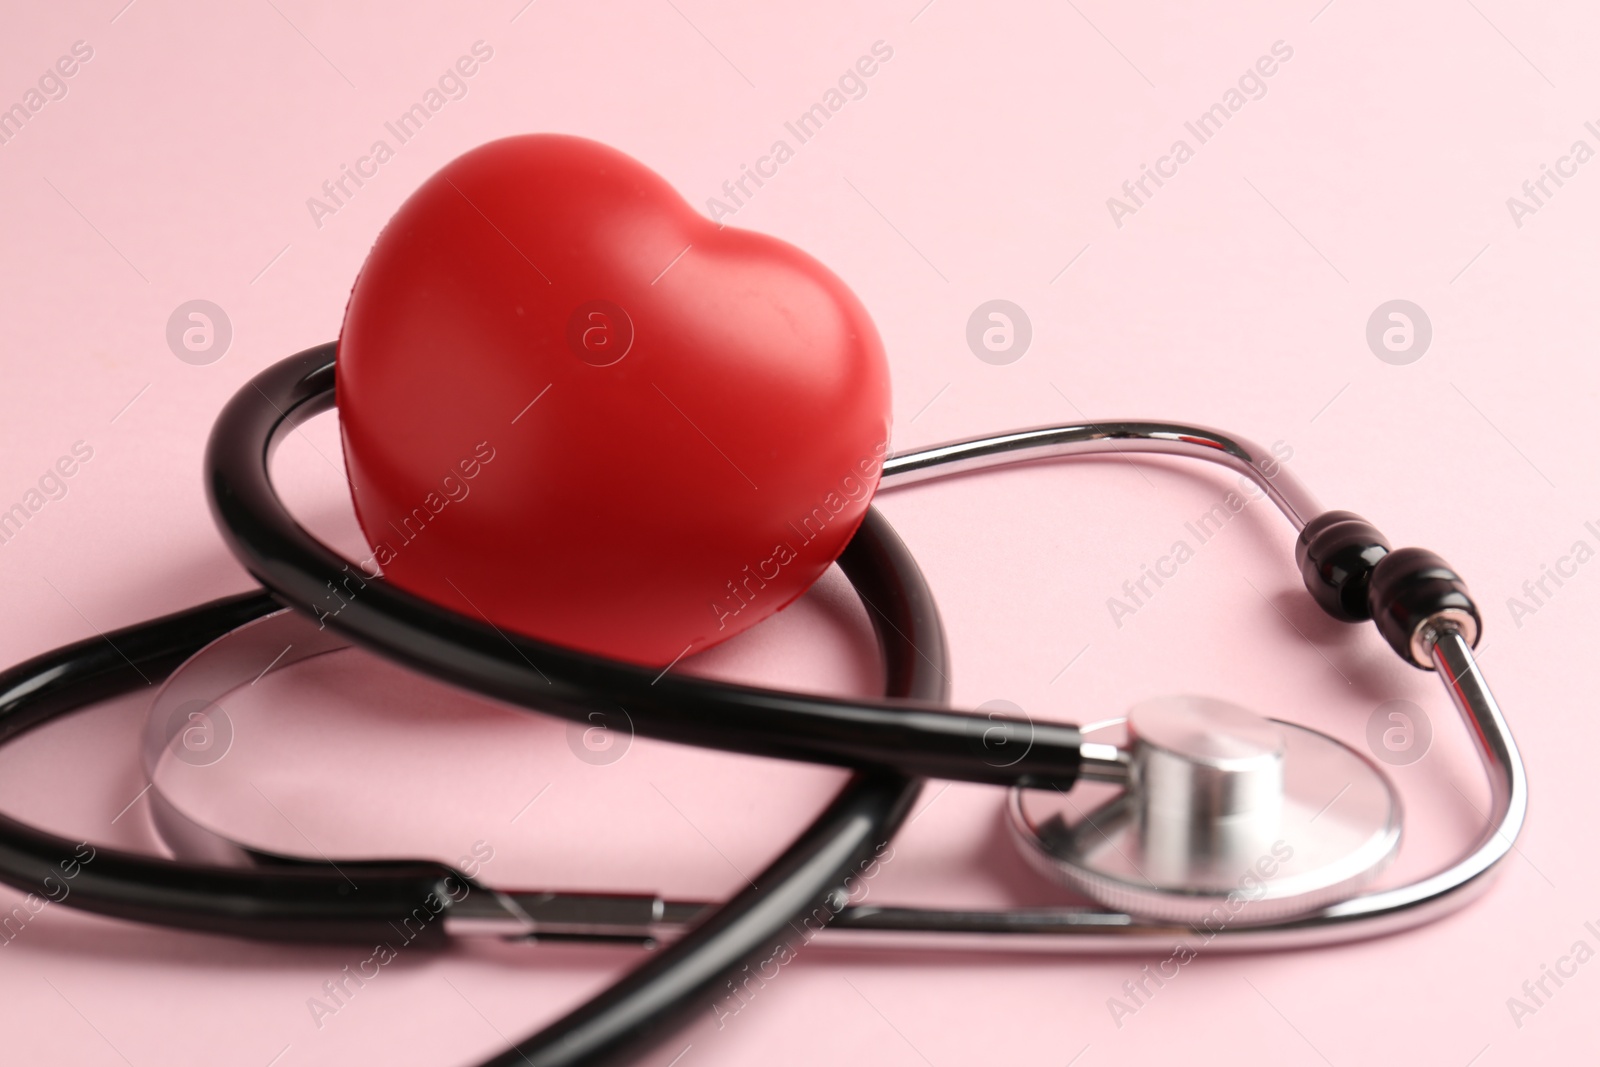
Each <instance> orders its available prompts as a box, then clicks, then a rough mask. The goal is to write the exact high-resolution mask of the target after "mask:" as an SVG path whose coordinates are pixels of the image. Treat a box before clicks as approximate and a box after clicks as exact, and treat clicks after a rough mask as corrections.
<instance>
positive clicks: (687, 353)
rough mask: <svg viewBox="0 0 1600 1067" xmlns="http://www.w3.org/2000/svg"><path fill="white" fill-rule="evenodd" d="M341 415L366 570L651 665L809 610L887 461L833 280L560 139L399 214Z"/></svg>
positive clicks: (617, 160) (801, 256)
mask: <svg viewBox="0 0 1600 1067" xmlns="http://www.w3.org/2000/svg"><path fill="white" fill-rule="evenodd" d="M338 401H339V412H340V419H341V424H342V428H343V433H344V453H345V462H346V465H347V467H348V469H349V473H350V489H351V493H352V494H353V495H354V497H355V506H356V515H357V517H358V518H359V519H360V521H361V527H362V529H363V531H364V532H365V533H366V537H367V541H368V543H369V544H370V545H371V546H372V549H373V556H372V559H371V561H369V564H368V569H369V570H371V569H373V568H374V565H375V566H376V567H381V568H382V570H383V573H384V576H385V577H386V578H387V579H388V580H389V581H391V582H393V583H394V584H395V585H397V586H400V587H401V588H403V589H406V590H408V591H410V592H412V593H416V594H418V595H420V596H424V597H427V598H428V599H429V600H432V601H435V602H437V603H440V604H444V605H447V606H449V607H451V608H454V609H456V610H458V611H460V612H463V613H465V614H469V615H476V616H479V617H483V618H487V619H488V620H489V621H491V622H492V623H494V624H495V625H496V626H499V627H502V628H504V629H507V630H515V631H518V632H521V633H524V634H528V635H530V636H533V637H537V638H541V639H544V640H547V641H551V642H555V643H559V644H563V645H567V646H570V647H575V648H580V649H585V650H587V651H590V652H596V653H600V654H603V655H607V656H612V657H616V658H620V659H626V660H631V661H634V662H638V663H645V664H653V665H661V664H665V663H668V662H670V661H672V660H674V659H676V658H678V657H680V656H682V655H683V654H684V653H685V652H686V651H689V650H693V651H699V650H700V649H703V648H705V647H707V646H709V645H712V644H715V643H717V642H718V641H722V640H725V639H726V638H728V637H731V636H732V635H734V634H736V633H739V632H740V631H742V630H745V629H748V628H749V627H750V626H752V625H754V624H755V623H757V622H759V621H760V620H761V619H763V618H765V617H767V616H768V615H771V614H772V613H773V612H775V611H777V610H778V609H780V608H782V607H784V606H785V605H787V604H788V603H789V602H790V601H792V600H794V599H795V598H796V597H798V596H799V595H800V594H801V593H803V592H804V591H805V590H806V589H807V588H808V587H809V586H810V585H811V583H812V582H814V581H815V580H816V579H817V578H818V577H819V576H820V575H821V574H822V572H823V571H824V570H826V569H827V567H828V565H829V564H830V563H832V562H833V560H834V558H835V557H836V556H838V554H839V553H840V552H841V551H842V550H843V549H844V546H845V544H846V542H848V541H849V539H850V536H851V534H852V533H854V532H855V529H856V526H857V525H858V524H859V523H860V522H861V519H862V516H863V515H864V514H865V513H866V508H867V504H868V501H869V498H870V497H871V495H872V492H873V490H874V489H875V488H876V485H877V480H878V474H879V470H880V468H881V466H882V461H883V457H884V455H885V451H886V449H887V442H888V437H889V375H888V367H887V366H886V364H885V361H884V356H883V346H882V343H881V342H880V341H879V339H878V335H877V331H876V330H875V329H874V328H873V325H872V321H871V320H870V319H869V318H868V317H867V313H866V310H865V309H864V308H863V307H862V305H861V302H860V301H859V300H857V299H856V297H855V295H854V294H853V293H851V292H850V290H849V289H848V288H846V287H845V285H844V283H843V282H842V281H840V280H839V278H837V277H836V276H835V275H834V274H832V273H831V272H830V271H829V270H828V269H827V268H826V267H824V266H823V265H822V264H820V263H818V262H817V261H816V260H814V259H812V258H811V257H810V256H808V255H806V254H805V253H803V252H801V251H800V250H799V249H796V248H794V247H792V246H791V245H788V244H785V243H784V242H782V241H778V240H775V239H773V238H770V237H765V236H762V235H760V234H755V233H750V232H748V231H741V230H736V229H731V228H725V227H718V226H717V225H715V224H714V223H712V222H710V221H708V220H707V219H705V218H703V217H702V216H701V215H699V214H698V213H696V212H695V210H694V209H693V208H691V207H690V206H689V204H688V203H686V202H685V201H684V200H683V199H682V198H681V197H680V196H678V195H677V193H676V192H674V191H673V189H672V188H671V187H670V186H669V185H667V183H666V182H665V181H664V180H663V179H662V178H661V177H659V176H658V175H656V174H654V173H652V172H651V171H650V170H648V169H647V168H645V167H644V166H642V165H641V164H639V163H638V162H637V161H635V160H633V159H630V158H629V157H627V156H625V155H623V154H621V153H620V152H617V151H614V150H613V149H610V148H607V147H605V146H604V145H600V144H596V143H595V142H593V141H586V140H582V139H580V138H575V137H561V136H551V135H536V136H525V137H512V138H507V139H506V140H503V141H495V142H493V143H491V144H487V145H484V146H483V147H481V148H477V149H474V150H473V151H471V152H468V153H467V154H466V155H464V156H462V157H461V158H459V159H457V160H455V161H454V162H452V163H450V164H449V165H448V166H446V167H445V168H444V169H443V170H441V171H440V172H439V173H437V174H435V175H434V176H433V177H432V178H430V179H428V181H427V182H426V183H424V184H423V186H422V187H421V188H420V189H418V190H417V191H416V193H414V194H413V195H412V196H411V198H410V199H408V200H407V201H406V202H405V204H403V205H402V206H401V208H400V210H399V211H398V212H397V213H396V214H395V216H394V218H393V219H392V220H390V222H389V224H388V226H386V227H385V228H384V230H383V233H382V234H380V235H379V237H378V241H377V243H376V245H374V246H373V249H372V252H371V254H370V255H369V256H368V257H367V262H366V265H365V266H364V267H363V268H362V270H361V274H360V275H359V276H358V277H357V279H356V283H355V287H354V289H353V291H352V292H351V295H350V303H349V306H348V308H347V309H346V311H345V320H344V329H343V331H342V333H341V334H340V338H339V360H338Z"/></svg>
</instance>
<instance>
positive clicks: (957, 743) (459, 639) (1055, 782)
mask: <svg viewBox="0 0 1600 1067" xmlns="http://www.w3.org/2000/svg"><path fill="white" fill-rule="evenodd" d="M334 354H335V346H334V345H332V344H328V345H322V346H319V347H317V348H313V349H309V350H307V351H305V352H302V353H300V354H299V355H296V356H292V357H290V358H289V359H286V360H284V361H282V362H280V363H278V364H276V365H274V366H272V367H269V368H268V369H267V370H265V371H263V372H262V373H261V374H259V375H258V376H257V377H256V378H255V379H253V380H252V381H251V382H249V383H248V384H246V385H245V387H244V388H242V389H241V390H239V392H238V393H237V394H235V396H234V397H233V399H232V400H230V401H229V403H228V404H227V406H226V407H225V408H224V409H223V411H222V414H221V415H220V416H219V417H218V419H217V423H216V426H215V428H214V429H213V431H212V435H211V440H210V442H209V444H208V446H207V449H206V472H207V489H208V492H209V495H210V501H211V508H212V514H213V516H214V517H215V518H216V520H217V525H218V527H219V529H220V530H221V532H222V535H223V538H224V540H225V541H226V542H227V543H228V546H229V548H230V549H231V550H232V551H233V552H234V554H235V555H236V556H237V557H238V558H239V560H240V561H241V562H242V563H243V564H244V565H245V567H246V568H247V569H248V570H249V571H250V572H251V573H252V574H253V575H255V576H256V578H257V579H259V580H260V581H261V583H262V584H263V585H265V586H266V587H267V588H268V589H270V590H271V591H272V592H273V593H274V594H276V595H277V596H278V598H279V599H280V600H282V601H284V602H285V603H287V604H289V605H291V606H293V607H295V608H297V609H298V610H300V611H303V612H306V613H308V614H312V615H316V616H318V617H321V618H323V620H324V621H325V622H326V624H327V625H328V626H330V627H332V628H333V629H335V630H337V631H339V632H340V633H342V634H344V635H345V636H347V637H349V638H350V639H351V640H352V641H354V642H355V643H357V644H360V645H363V646H365V647H368V648H370V649H373V650H375V651H377V652H379V653H381V654H382V655H384V656H386V657H388V658H391V659H394V660H396V661H398V662H400V663H403V664H406V665H408V666H410V667H412V668H414V669H419V670H422V671H424V672H426V673H428V674H430V675H433V676H434V677H436V678H439V679H441V680H443V681H446V682H449V683H451V684H454V685H457V686H460V687H462V688H465V689H470V690H473V691H475V692H478V693H480V694H482V695H484V696H488V697H491V698H493V699H497V700H503V701H506V702H507V703H510V704H513V705H517V706H520V707H526V708H534V709H537V710H539V711H543V712H548V713H551V714H555V715H560V716H562V717H564V718H568V719H572V720H574V721H579V722H582V721H586V716H587V714H588V712H589V711H591V710H594V709H600V710H606V711H609V710H610V709H611V708H613V707H615V706H617V705H621V706H622V707H625V708H627V709H628V713H629V715H630V717H631V718H632V720H633V723H634V728H635V730H636V732H637V733H638V734H640V735H641V736H646V737H653V738H656V739H658V740H664V741H673V742H678V743H681V744H692V745H698V746H701V747H706V748H714V749H721V750H723V751H731V752H740V753H746V754H749V755H758V756H770V757H774V758H780V759H792V760H802V761H806V762H811V763H827V764H833V765H837V766H845V767H871V766H883V765H887V764H892V765H893V766H895V767H896V768H897V769H898V770H900V771H902V772H904V773H906V774H911V775H917V776H924V777H937V778H946V779H957V780H963V781H975V782H986V783H991V784H1000V785H1008V784H1014V783H1018V782H1022V783H1026V784H1029V785H1036V786H1041V787H1043V786H1056V787H1058V788H1062V789H1065V788H1067V787H1068V786H1070V785H1071V784H1072V782H1073V781H1074V780H1075V779H1076V777H1077V772H1078V766H1079V753H1078V746H1079V742H1080V737H1079V733H1078V730H1077V729H1076V727H1072V726H1064V725H1057V724H1051V723H1032V722H1028V721H1026V720H1020V719H1019V720H1016V723H1017V729H1018V730H1019V731H1022V732H1025V733H1026V734H1027V736H1029V737H1031V739H1032V744H1031V746H1030V747H1029V749H1028V751H1027V754H1026V755H1025V756H1023V758H1022V759H1020V760H1018V761H1017V762H1015V763H1013V764H1008V765H1005V766H998V765H996V764H997V761H995V760H993V759H992V758H986V757H985V756H984V755H983V754H982V753H981V752H975V751H973V748H972V746H971V743H970V740H971V737H972V736H973V731H974V729H992V728H993V727H994V726H995V724H996V722H997V719H996V718H995V717H992V716H981V715H971V714H967V713H962V712H954V711H951V710H949V709H947V708H944V707H941V706H940V705H939V704H937V703H936V702H934V701H933V700H931V699H930V698H929V697H928V696H926V695H918V696H915V697H908V698H905V699H899V700H868V699H839V698H833V697H823V696H814V695H808V694H801V693H788V692H781V691H776V690H771V689H763V688H757V687H752V686H740V685H732V684H728V683H724V682H712V681H707V680H702V679H696V678H690V677H687V676H683V675H679V674H673V673H670V672H668V673H667V674H665V675H663V674H661V673H660V672H659V671H657V670H653V669H651V668H648V667H641V666H637V665H634V664H628V663H621V662H617V661H613V660H609V659H605V658H603V657H600V656H594V655H590V654H587V653H584V652H579V651H576V650H573V649H568V648H563V647H561V646H558V645H553V644H549V643H546V642H543V641H538V640H535V639H533V638H529V637H526V636H523V635H521V634H516V633H510V632H504V631H501V630H499V629H497V628H495V627H494V626H492V625H490V624H489V623H487V622H486V621H485V620H482V619H479V618H474V617H471V616H467V615H462V614H459V613H457V612H454V611H451V610H449V609H447V608H443V607H440V606H438V605H436V604H433V603H431V602H429V601H427V600H425V599H423V598H421V597H417V596H414V595H412V594H410V593H407V592H405V591H403V590H401V589H399V588H397V587H395V586H393V585H389V584H387V583H385V582H383V581H382V580H381V579H379V580H367V581H366V582H365V586H364V587H363V588H362V589H360V590H359V591H358V592H357V593H356V594H355V595H354V596H352V597H351V598H349V599H346V600H345V601H344V602H343V603H342V604H341V606H340V610H339V611H338V612H337V613H336V614H326V613H321V612H319V611H318V605H320V604H323V603H324V602H325V601H326V598H327V595H328V594H327V589H328V583H330V582H331V583H334V585H336V586H337V585H338V584H339V583H340V582H342V581H343V580H344V579H345V578H347V577H348V575H349V573H350V570H349V568H350V567H351V566H352V564H351V563H350V562H349V561H347V560H344V559H342V558H340V557H339V556H338V555H337V554H336V553H334V552H333V551H331V550H330V549H328V548H327V547H326V546H324V545H323V544H321V543H320V542H319V541H317V540H316V539H315V538H314V537H312V536H311V535H310V534H309V533H308V532H307V531H306V530H304V529H303V528H302V527H301V526H300V525H299V524H298V523H297V522H296V521H295V520H294V518H293V517H292V516H291V515H289V514H288V512H287V510H286V509H285V508H284V506H283V504H282V502H281V501H280V500H279V499H278V497H277V494H276V492H275V490H274V489H273V486H272V483H271V478H270V476H269V473H268V463H269V459H270V454H271V450H272V448H273V446H274V445H275V444H276V442H277V441H278V440H279V439H281V437H282V435H283V434H284V433H286V432H287V431H288V430H289V429H291V428H293V427H294V426H296V425H298V424H299V423H301V422H303V421H305V420H306V419H309V418H311V417H312V416H314V415H316V414H319V413H320V412H323V411H326V410H328V409H329V408H330V407H331V406H332V403H333V380H334ZM868 514H869V516H870V515H871V514H872V511H871V510H870V509H869V513H868ZM885 529H887V524H881V525H880V524H879V523H877V522H870V521H863V523H862V527H861V529H860V530H858V532H857V538H856V540H858V541H862V540H863V539H865V540H864V543H863V547H862V548H861V549H860V551H862V552H870V551H871V549H870V547H869V546H870V545H872V543H873V542H874V541H876V540H878V539H879V538H881V536H882V531H883V530H885ZM869 595H870V594H869ZM882 610H884V606H883V605H881V604H880V605H876V610H873V611H871V612H870V613H871V614H874V615H877V614H881V611H882ZM919 651H920V653H921V656H920V657H919V658H931V656H932V655H933V653H932V651H931V650H929V649H926V648H923V649H920V650H919Z"/></svg>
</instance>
